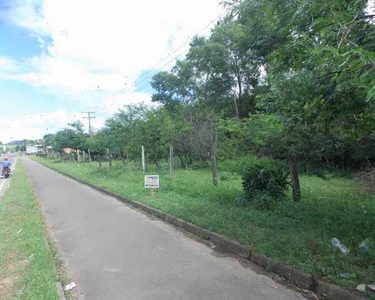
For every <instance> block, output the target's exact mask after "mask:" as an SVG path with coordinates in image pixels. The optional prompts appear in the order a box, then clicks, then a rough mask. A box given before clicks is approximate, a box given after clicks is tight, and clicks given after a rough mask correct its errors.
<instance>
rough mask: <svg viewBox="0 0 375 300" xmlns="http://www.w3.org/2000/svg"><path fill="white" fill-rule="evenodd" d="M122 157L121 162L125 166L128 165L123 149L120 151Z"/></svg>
mask: <svg viewBox="0 0 375 300" xmlns="http://www.w3.org/2000/svg"><path fill="white" fill-rule="evenodd" d="M120 158H121V164H122V166H123V167H124V168H125V167H126V162H125V155H124V152H122V151H120Z"/></svg>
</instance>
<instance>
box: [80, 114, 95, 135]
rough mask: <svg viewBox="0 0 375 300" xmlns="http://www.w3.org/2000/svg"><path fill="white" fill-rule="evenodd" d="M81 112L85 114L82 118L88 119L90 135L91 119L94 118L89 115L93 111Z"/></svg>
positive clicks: (90, 132)
mask: <svg viewBox="0 0 375 300" xmlns="http://www.w3.org/2000/svg"><path fill="white" fill-rule="evenodd" d="M82 113H83V114H87V117H83V118H84V119H88V120H89V135H92V128H91V119H95V117H93V116H91V115H92V114H95V111H83V112H82Z"/></svg>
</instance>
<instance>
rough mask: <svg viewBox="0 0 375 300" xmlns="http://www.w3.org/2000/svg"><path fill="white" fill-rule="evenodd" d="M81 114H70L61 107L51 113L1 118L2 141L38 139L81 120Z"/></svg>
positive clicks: (0, 135)
mask: <svg viewBox="0 0 375 300" xmlns="http://www.w3.org/2000/svg"><path fill="white" fill-rule="evenodd" d="M82 117H83V115H81V114H77V115H74V114H68V113H67V112H66V110H64V109H59V110H56V111H53V112H50V113H47V112H43V113H38V114H32V115H27V116H25V117H17V118H11V117H9V118H1V119H0V137H1V139H2V142H5V143H7V142H9V141H12V140H23V139H25V138H27V139H38V138H41V137H43V135H44V134H47V133H54V132H56V131H57V130H60V129H62V128H66V127H68V123H71V122H73V121H75V120H81V121H83V120H84V119H83V118H82Z"/></svg>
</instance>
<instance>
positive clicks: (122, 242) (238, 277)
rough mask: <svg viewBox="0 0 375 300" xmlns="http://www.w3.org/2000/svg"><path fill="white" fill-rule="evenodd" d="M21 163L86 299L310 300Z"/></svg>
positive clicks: (89, 191)
mask: <svg viewBox="0 0 375 300" xmlns="http://www.w3.org/2000/svg"><path fill="white" fill-rule="evenodd" d="M22 161H23V162H24V164H25V165H26V168H27V171H28V173H29V175H30V178H31V181H32V184H33V185H34V187H35V190H36V194H37V196H38V198H39V199H40V201H41V203H42V206H43V209H44V212H45V214H46V216H47V221H48V223H49V225H50V228H51V232H52V234H53V237H54V239H55V240H57V245H58V248H59V249H60V251H61V254H62V256H63V259H64V261H65V263H66V267H67V269H68V272H69V275H70V276H71V279H72V281H74V282H76V283H77V285H78V289H79V290H78V291H79V294H80V297H81V299H89V300H107V299H108V300H120V299H128V300H140V299H142V300H143V299H154V300H155V299H163V300H169V299H170V300H172V299H173V300H176V299H181V300H186V299H197V300H205V299H212V300H219V299H228V300H229V299H230V300H242V299H246V300H249V299H250V300H295V299H305V298H303V297H302V296H301V295H300V294H299V293H297V292H295V291H292V290H289V289H287V288H285V287H283V286H281V285H280V284H278V283H276V282H274V281H273V280H272V279H270V278H269V277H267V276H265V275H261V274H258V273H256V272H255V271H254V270H252V269H253V268H254V269H255V267H251V269H248V268H246V267H244V266H243V265H241V264H240V263H239V261H238V260H237V259H235V258H233V257H229V256H227V255H218V253H216V252H215V251H214V250H212V249H211V248H210V247H208V246H206V245H204V244H202V243H199V242H197V241H195V240H193V239H192V238H190V237H188V236H186V235H184V233H183V232H181V231H180V230H178V229H176V228H175V227H173V226H171V225H169V224H166V223H163V222H162V221H158V220H154V219H152V218H150V217H149V216H147V215H145V214H143V213H141V212H139V211H137V210H134V209H132V208H130V207H127V206H125V205H124V204H122V203H121V202H119V201H117V200H116V199H114V198H111V197H108V196H106V195H103V194H101V193H99V192H97V191H95V190H92V189H91V188H89V187H86V186H83V185H81V184H79V183H77V182H75V181H73V180H71V179H68V178H66V177H63V176H61V175H59V174H57V173H55V172H53V171H51V170H49V169H47V168H46V167H44V166H42V165H40V164H38V163H36V162H34V161H31V160H30V159H28V158H22Z"/></svg>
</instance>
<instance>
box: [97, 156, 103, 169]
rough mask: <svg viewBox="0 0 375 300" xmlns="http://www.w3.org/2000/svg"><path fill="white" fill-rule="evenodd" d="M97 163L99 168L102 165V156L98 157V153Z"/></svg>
mask: <svg viewBox="0 0 375 300" xmlns="http://www.w3.org/2000/svg"><path fill="white" fill-rule="evenodd" d="M98 163H99V167H100V168H101V167H102V158H101V157H100V154H98Z"/></svg>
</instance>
